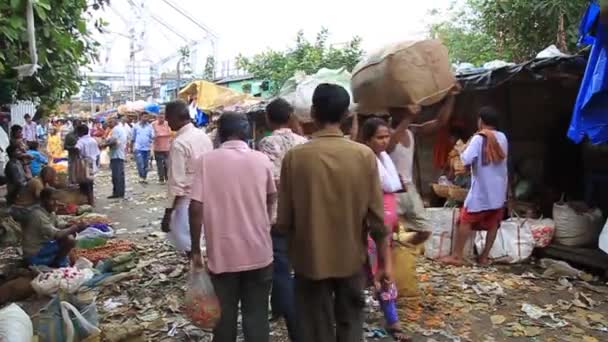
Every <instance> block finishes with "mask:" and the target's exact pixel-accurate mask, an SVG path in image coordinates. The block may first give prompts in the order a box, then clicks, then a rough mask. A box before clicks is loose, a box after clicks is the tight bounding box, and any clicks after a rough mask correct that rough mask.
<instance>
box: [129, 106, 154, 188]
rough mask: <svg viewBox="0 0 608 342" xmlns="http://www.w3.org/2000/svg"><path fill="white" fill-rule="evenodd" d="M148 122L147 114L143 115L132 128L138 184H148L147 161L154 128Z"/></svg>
mask: <svg viewBox="0 0 608 342" xmlns="http://www.w3.org/2000/svg"><path fill="white" fill-rule="evenodd" d="M148 120H149V118H148V114H146V113H144V114H142V115H141V116H140V119H139V122H138V123H137V124H135V126H133V139H132V140H133V150H134V151H135V162H136V163H137V172H138V173H139V182H140V183H147V182H148V181H147V180H146V178H147V177H148V161H149V160H150V148H151V147H152V143H153V142H154V128H152V125H151V124H150V122H149V121H148Z"/></svg>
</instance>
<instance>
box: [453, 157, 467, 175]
mask: <svg viewBox="0 0 608 342" xmlns="http://www.w3.org/2000/svg"><path fill="white" fill-rule="evenodd" d="M452 170H454V174H455V175H464V174H466V173H467V168H466V167H465V166H464V163H463V162H462V159H460V156H456V157H454V158H452Z"/></svg>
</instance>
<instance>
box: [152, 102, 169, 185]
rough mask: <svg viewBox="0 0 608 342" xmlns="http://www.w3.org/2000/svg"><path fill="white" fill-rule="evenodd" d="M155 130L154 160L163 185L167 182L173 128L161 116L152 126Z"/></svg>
mask: <svg viewBox="0 0 608 342" xmlns="http://www.w3.org/2000/svg"><path fill="white" fill-rule="evenodd" d="M152 128H153V129H154V159H156V168H157V170H158V182H159V183H161V184H163V183H165V182H166V181H167V157H168V156H169V149H170V148H171V128H169V124H168V123H167V121H165V115H164V114H159V115H158V116H157V117H156V121H154V123H153V124H152Z"/></svg>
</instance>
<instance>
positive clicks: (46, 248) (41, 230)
mask: <svg viewBox="0 0 608 342" xmlns="http://www.w3.org/2000/svg"><path fill="white" fill-rule="evenodd" d="M56 194H57V191H56V190H55V189H53V188H45V189H44V190H42V191H41V192H40V205H37V206H35V207H34V208H33V209H32V210H31V211H30V214H29V215H28V217H27V219H26V221H25V222H24V224H23V225H22V227H23V235H24V236H27V239H23V242H22V249H23V257H24V258H25V261H26V262H27V263H28V265H34V266H36V265H44V266H50V267H68V266H69V261H68V254H69V253H70V251H71V250H72V248H74V246H75V245H76V240H75V239H74V234H76V233H78V232H81V231H82V230H83V229H85V228H86V224H81V225H74V226H70V227H67V228H65V229H61V228H60V227H59V226H58V223H57V217H56V215H55V209H56V206H57V201H56Z"/></svg>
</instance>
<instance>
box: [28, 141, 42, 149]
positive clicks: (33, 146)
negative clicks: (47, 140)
mask: <svg viewBox="0 0 608 342" xmlns="http://www.w3.org/2000/svg"><path fill="white" fill-rule="evenodd" d="M38 147H40V144H38V142H37V141H28V142H27V148H29V149H30V150H38Z"/></svg>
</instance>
